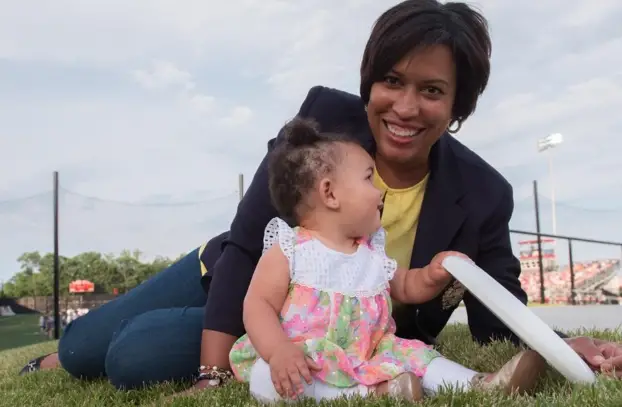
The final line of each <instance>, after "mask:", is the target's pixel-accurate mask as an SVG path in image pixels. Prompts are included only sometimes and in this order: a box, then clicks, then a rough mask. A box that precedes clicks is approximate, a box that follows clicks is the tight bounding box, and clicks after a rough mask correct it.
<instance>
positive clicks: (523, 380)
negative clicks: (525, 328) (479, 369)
mask: <svg viewBox="0 0 622 407" xmlns="http://www.w3.org/2000/svg"><path fill="white" fill-rule="evenodd" d="M546 369H547V364H546V361H545V360H544V358H543V357H542V356H540V354H538V353H537V352H535V351H533V350H525V351H522V352H520V353H518V354H517V355H516V356H514V357H513V358H512V359H510V361H509V362H507V363H506V364H505V365H503V366H502V367H501V369H499V370H498V371H497V372H496V373H478V374H477V375H475V377H473V379H472V381H471V384H472V385H473V388H475V389H480V390H494V389H500V390H501V391H503V392H504V393H506V394H510V393H514V392H517V393H526V392H529V391H531V390H532V389H533V388H534V387H535V385H536V384H537V383H538V379H539V378H540V377H541V376H542V375H543V373H544V372H545V371H546Z"/></svg>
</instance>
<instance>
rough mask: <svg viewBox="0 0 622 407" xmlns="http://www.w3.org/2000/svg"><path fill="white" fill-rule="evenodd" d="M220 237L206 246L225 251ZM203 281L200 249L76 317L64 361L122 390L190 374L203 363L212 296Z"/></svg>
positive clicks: (75, 372) (64, 344) (65, 340)
mask: <svg viewBox="0 0 622 407" xmlns="http://www.w3.org/2000/svg"><path fill="white" fill-rule="evenodd" d="M221 236H222V235H221ZM221 236H219V238H220V237H221ZM219 238H214V239H212V241H210V243H208V245H207V247H206V249H205V250H214V251H217V250H220V242H219V241H217V240H218V239H219ZM217 256H218V254H216V255H215V256H212V257H215V258H217ZM206 266H207V267H209V265H206ZM200 280H201V266H200V262H199V257H198V249H196V250H194V251H192V252H190V253H189V254H188V255H186V256H185V257H184V258H182V259H181V260H179V261H178V262H177V263H175V264H173V265H171V266H170V267H168V268H167V269H165V270H164V271H162V272H161V273H159V274H157V275H155V276H154V277H152V278H150V279H149V280H147V281H145V282H144V283H142V284H141V285H139V286H138V287H136V288H134V289H132V290H130V291H129V292H127V293H126V294H124V295H122V296H120V297H118V298H115V299H114V300H113V301H110V302H108V303H106V304H104V305H102V306H100V307H98V308H96V309H93V310H92V311H90V312H89V313H88V314H86V315H84V316H82V317H80V318H78V319H76V320H75V321H73V322H71V323H70V324H69V325H68V326H67V328H66V329H65V332H64V334H63V336H62V337H61V339H60V342H59V345H58V357H59V360H60V363H61V366H62V367H63V368H64V369H65V370H66V371H67V372H69V374H71V375H72V376H74V377H76V378H81V379H94V378H99V377H105V376H106V377H108V379H109V380H110V382H111V383H112V384H113V385H114V386H115V387H117V388H119V389H132V388H137V387H141V386H143V385H146V384H154V383H160V382H163V381H171V380H175V381H177V380H189V379H191V378H192V376H193V374H194V373H195V372H196V371H197V369H198V367H199V363H200V353H201V332H202V330H203V306H204V305H205V302H206V300H207V295H206V294H205V292H204V291H203V288H202V287H201V282H200Z"/></svg>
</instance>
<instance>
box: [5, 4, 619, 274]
mask: <svg viewBox="0 0 622 407" xmlns="http://www.w3.org/2000/svg"><path fill="white" fill-rule="evenodd" d="M472 3H473V4H475V5H477V6H478V7H479V8H480V9H481V10H482V11H483V13H484V14H485V15H486V16H487V18H488V19H489V22H490V28H491V33H492V37H493V60H492V65H493V71H492V76H491V80H490V85H489V87H488V89H487V91H486V93H485V94H484V96H483V97H482V98H481V100H480V102H479V105H478V108H477V111H476V113H475V115H474V116H473V117H472V118H470V119H469V120H468V121H467V122H466V123H465V125H464V126H463V130H462V131H461V132H460V133H459V135H458V137H459V138H460V139H461V140H462V141H463V142H464V143H466V144H467V145H468V146H469V147H471V148H472V149H474V150H475V151H476V152H478V153H479V154H481V155H482V156H483V157H484V158H485V159H487V160H488V161H489V162H490V163H492V164H493V165H494V166H496V167H497V168H498V169H499V170H500V171H501V172H502V173H503V174H504V175H505V176H506V177H507V178H508V180H509V181H510V182H511V183H512V185H513V186H514V191H515V200H516V211H515V214H514V217H513V219H512V226H513V227H515V228H519V229H528V230H533V229H534V217H533V197H532V180H534V179H536V180H538V181H539V187H540V193H541V194H542V197H541V209H542V227H543V229H544V230H550V225H551V223H552V222H551V209H550V201H547V198H546V197H547V196H549V197H550V195H551V192H550V191H551V185H550V176H549V173H548V162H547V156H546V155H544V154H538V153H537V150H536V141H537V139H538V138H540V137H543V136H545V135H547V134H549V133H552V132H560V133H562V134H564V137H565V142H564V143H563V144H562V145H561V146H559V147H558V148H556V149H555V150H554V152H553V164H554V174H553V178H554V180H555V192H556V197H557V202H558V207H557V209H558V210H557V218H558V222H557V223H558V230H559V232H561V233H564V234H570V235H573V234H576V235H579V234H580V235H589V236H592V237H601V238H610V239H617V240H622V235H621V234H620V231H619V229H616V228H612V227H611V225H615V224H622V207H621V205H622V204H620V203H619V202H620V198H621V197H622V195H621V193H620V192H619V191H620V188H619V181H617V180H618V179H620V176H621V175H622V166H621V165H620V163H619V153H618V152H619V151H620V149H621V148H622V141H620V138H619V137H618V136H617V135H618V134H619V133H620V132H621V131H622V124H621V123H622V122H621V121H620V119H619V112H618V110H619V106H620V105H621V104H622V99H621V97H622V96H621V95H622V76H621V75H622V72H621V71H620V57H619V54H620V52H619V50H620V49H622V26H620V24H618V21H619V20H620V18H622V5H620V4H619V2H617V1H615V0H603V1H599V2H589V3H586V2H585V1H582V0H549V1H546V2H544V1H542V2H516V1H511V0H494V1H493V0H480V1H476V2H472ZM394 4H395V2H394V1H389V0H382V1H369V0H348V1H344V2H332V1H329V0H318V1H314V2H305V1H284V0H261V1H260V0H232V1H229V2H205V1H199V0H185V1H183V2H177V1H172V0H159V1H155V2H154V1H147V0H144V1H143V0H141V1H134V2H127V1H121V0H107V1H103V0H94V1H91V2H89V4H88V6H86V5H85V4H84V3H83V2H80V1H77V0H58V1H56V2H54V4H53V5H46V4H41V5H39V6H38V7H36V8H32V7H29V6H28V4H26V3H24V2H11V3H10V4H7V5H6V6H5V7H3V11H2V13H0V89H2V92H0V111H1V112H2V120H1V121H0V152H1V153H2V157H3V159H2V160H0V174H2V175H0V230H1V231H2V234H1V235H0V244H1V245H2V247H3V251H2V255H1V256H0V279H2V278H7V277H8V276H10V275H11V274H12V273H13V272H14V271H15V267H16V266H15V258H16V257H17V256H18V255H19V254H20V253H21V252H23V251H26V250H35V249H41V250H50V249H51V242H52V240H51V206H50V205H51V203H50V202H51V195H49V191H50V188H51V174H52V171H54V170H58V171H60V179H61V185H62V186H63V188H64V190H63V191H64V192H63V197H64V198H63V201H62V202H61V214H62V222H63V223H62V227H61V239H62V240H61V241H62V245H61V250H62V251H63V253H64V254H68V255H71V254H75V253H77V252H79V251H81V250H88V249H92V250H101V251H119V250H121V249H123V248H126V247H130V248H134V247H136V248H140V249H142V250H144V251H145V252H147V253H150V254H157V253H158V254H165V255H177V254H178V253H180V252H182V251H186V250H191V249H192V248H193V247H195V246H196V245H198V244H200V243H202V242H203V241H204V240H206V239H208V238H209V237H210V236H212V235H214V234H215V233H218V232H220V231H221V230H223V229H225V228H226V227H227V225H228V223H229V222H230V220H231V218H232V217H233V214H234V213H235V208H236V205H237V180H238V174H239V173H242V174H244V175H245V179H246V180H247V183H248V182H250V180H251V179H252V175H253V173H254V170H255V168H256V166H257V164H258V163H259V162H260V160H261V159H262V157H263V155H264V153H265V151H266V143H267V141H268V140H269V139H270V138H272V137H274V136H275V135H276V133H277V132H278V130H279V128H280V127H281V126H282V125H283V123H284V122H285V121H286V120H287V119H289V118H291V117H292V116H293V115H294V114H295V113H296V111H297V110H298V108H299V106H300V103H301V101H302V99H303V98H304V96H305V95H306V93H307V91H308V89H309V88H310V87H311V86H314V85H318V84H322V85H325V86H331V87H336V88H340V89H343V90H346V91H350V92H352V93H357V92H358V82H359V79H358V78H359V75H358V72H359V66H360V58H361V55H362V52H363V48H364V46H365V43H366V41H367V38H368V35H369V32H370V30H371V27H372V24H373V23H374V21H375V20H376V19H377V18H378V16H379V15H380V13H381V12H383V11H384V10H386V9H387V8H389V7H390V6H392V5H394ZM247 186H248V185H247ZM46 194H47V195H46ZM30 195H36V196H35V197H34V198H31V199H27V200H17V201H10V202H8V201H7V200H12V199H15V198H19V197H23V196H30ZM93 198H98V199H93ZM124 202H125V203H124ZM181 203H190V204H188V205H181ZM141 204H142V205H143V206H140V205H141ZM577 250H583V253H578V254H577V256H583V255H584V256H588V257H589V256H595V255H605V254H606V255H608V254H607V253H609V252H607V250H608V249H607V250H605V249H598V248H595V247H594V246H585V248H584V249H581V248H579V249H577ZM616 250H618V249H616ZM603 253H605V254H603ZM615 255H616V256H619V250H618V252H617V253H616V254H615Z"/></svg>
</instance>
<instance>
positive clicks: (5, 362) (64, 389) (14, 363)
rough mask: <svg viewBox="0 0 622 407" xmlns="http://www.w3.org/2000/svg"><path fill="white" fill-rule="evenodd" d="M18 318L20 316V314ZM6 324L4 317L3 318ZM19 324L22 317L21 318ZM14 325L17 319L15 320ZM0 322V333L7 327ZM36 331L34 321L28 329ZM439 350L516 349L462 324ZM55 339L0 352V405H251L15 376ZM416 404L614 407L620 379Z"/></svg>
mask: <svg viewBox="0 0 622 407" xmlns="http://www.w3.org/2000/svg"><path fill="white" fill-rule="evenodd" d="M14 318H15V317H14ZM20 318H21V317H20ZM5 323H6V322H5ZM24 323H25V322H24ZM18 325H19V324H18ZM5 328H6V325H0V337H4V336H5V334H6V333H7V331H5V330H4V329H5ZM33 330H36V323H35V325H34V326H33V329H31V330H26V331H28V332H32V331H33ZM588 334H590V335H594V336H598V337H601V338H607V339H611V340H615V341H622V332H588ZM440 339H441V345H440V346H441V350H442V352H443V353H444V354H445V355H447V356H448V357H449V358H451V359H453V360H455V361H458V362H460V363H463V364H465V365H466V366H469V367H471V368H473V369H477V370H480V371H491V370H494V369H496V368H498V367H499V366H501V365H502V364H503V363H504V362H505V361H506V360H508V359H509V358H510V357H511V356H512V355H513V354H514V353H515V352H516V349H515V348H514V347H513V346H511V345H509V344H507V343H495V344H493V345H491V346H487V347H483V348H480V347H478V346H477V345H476V344H474V343H473V342H472V341H471V339H470V336H469V333H468V329H467V328H466V327H465V326H463V325H450V326H448V327H447V328H446V329H445V331H444V332H443V333H442V334H441V338H440ZM55 346H56V343H55V342H45V343H40V344H35V345H29V346H23V347H20V348H16V349H12V350H7V351H2V352H0V395H1V396H0V406H11V407H14V406H53V405H59V406H64V407H65V406H66V407H70V406H136V405H171V406H214V407H226V406H231V407H235V406H253V405H257V404H256V403H255V402H253V401H252V399H250V398H249V395H248V391H247V388H246V387H245V386H244V385H241V384H232V385H229V386H226V387H225V388H223V389H220V390H217V391H205V392H202V393H200V394H195V395H190V396H184V397H177V398H175V399H173V400H172V402H170V401H168V398H167V397H169V396H170V395H172V394H173V393H174V392H175V390H179V389H183V388H184V387H185V386H184V384H176V385H173V384H170V385H160V386H155V387H152V388H148V389H144V390H139V391H129V392H120V391H116V390H115V389H114V388H113V387H112V386H110V385H109V384H108V383H107V382H106V381H103V380H102V381H95V382H81V381H78V380H75V379H73V378H71V377H70V376H69V375H67V374H66V373H65V372H63V371H61V370H58V371H46V372H38V373H36V374H31V375H28V376H25V377H19V376H17V375H16V373H17V371H18V370H19V369H20V368H21V367H22V366H23V365H24V364H25V363H26V362H27V361H28V360H29V359H30V358H32V357H34V356H38V355H41V354H43V353H48V352H51V351H53V350H54V349H55ZM298 405H300V406H312V405H316V404H315V403H314V402H311V401H305V402H301V403H299V404H298ZM406 405H409V404H407V403H402V402H398V401H394V400H390V399H376V400H362V399H351V400H340V401H336V402H332V403H322V404H321V406H324V407H346V406H347V407H357V406H367V407H380V406H384V407H400V406H406ZM418 405H419V406H452V407H458V406H471V407H485V406H508V407H514V406H516V407H518V406H521V407H523V406H543V407H544V406H547V407H548V406H559V407H592V406H593V407H596V406H598V407H607V406H610V407H620V406H622V381H614V380H610V379H605V378H601V379H600V380H599V382H598V383H597V384H596V385H595V386H593V387H592V386H573V385H571V384H569V383H568V382H567V381H565V380H564V379H563V378H562V377H560V376H559V375H558V374H556V373H555V372H553V371H551V372H550V373H549V374H548V376H547V377H545V378H544V379H543V381H542V383H540V385H539V388H538V389H537V392H536V394H535V396H533V397H529V396H522V397H519V396H514V397H506V396H503V395H501V394H496V393H487V394H485V393H477V392H465V393H454V392H451V391H446V392H443V393H442V394H441V395H439V396H437V397H435V398H429V399H426V400H425V401H424V402H422V403H420V404H418Z"/></svg>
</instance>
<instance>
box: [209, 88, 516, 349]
mask: <svg viewBox="0 0 622 407" xmlns="http://www.w3.org/2000/svg"><path fill="white" fill-rule="evenodd" d="M298 115H299V116H302V117H308V118H313V119H315V120H316V121H317V122H318V123H319V125H320V127H321V129H322V130H323V131H331V132H333V131H336V132H339V131H343V132H348V133H349V134H350V135H352V136H354V137H356V138H358V140H359V141H360V142H361V144H362V145H363V146H364V147H365V148H366V149H367V150H368V151H369V152H370V153H371V154H372V155H373V154H374V149H375V143H374V139H373V137H372V134H371V131H370V129H369V124H368V121H367V114H366V112H365V109H364V105H363V102H362V100H361V98H360V97H358V96H355V95H352V94H349V93H346V92H342V91H339V90H335V89H329V88H325V87H320V86H317V87H313V88H312V89H311V90H310V91H309V93H308V95H307V97H306V99H305V100H304V102H303V103H302V106H301V107H300V110H299V113H298ZM281 138H282V136H281V133H279V135H278V136H277V137H276V139H272V140H270V141H269V142H268V150H271V149H272V148H273V147H274V145H275V143H278V142H279V141H280V139H281ZM513 208H514V202H513V197H512V187H511V186H510V184H509V183H508V182H507V181H506V180H505V179H504V178H503V176H502V175H501V174H499V173H498V172H497V171H496V170H495V169H494V168H492V167H491V166H490V165H489V164H488V163H486V162H485V161H484V160H483V159H482V158H480V157H479V156H478V155H477V154H475V153H474V152H473V151H471V150H469V149H468V148H467V147H465V146H464V145H463V144H461V143H460V142H459V141H457V140H456V139H455V138H454V137H452V136H451V135H450V134H444V135H443V136H442V137H441V138H440V139H439V140H438V142H437V143H436V144H435V145H434V146H433V147H432V150H431V153H430V178H429V180H428V185H427V189H426V192H425V197H424V200H423V205H422V208H421V214H420V217H419V226H418V229H417V237H416V239H415V240H416V241H415V242H414V247H413V253H412V258H411V262H410V265H411V267H413V268H414V267H423V266H425V265H427V264H428V263H429V262H430V261H431V260H432V257H433V256H434V255H436V254H437V253H439V252H441V251H445V250H455V251H459V252H462V253H465V254H466V255H468V256H469V257H470V258H471V259H473V260H474V261H475V263H476V264H477V265H479V266H480V267H481V268H482V269H483V270H485V271H486V272H487V273H489V274H490V275H491V276H492V277H493V278H494V279H495V280H497V281H498V282H499V283H500V284H501V285H503V286H504V287H505V288H507V289H508V290H509V291H510V292H511V293H513V294H514V295H515V296H516V297H517V298H519V299H520V300H521V302H523V303H526V302H527V295H526V293H525V292H524V291H523V289H522V288H521V285H520V282H519V279H518V276H519V274H520V263H519V261H518V259H517V258H516V257H515V256H514V255H513V253H512V248H511V243H510V232H509V225H508V224H509V221H510V217H511V215H512V211H513ZM275 216H278V214H277V211H276V210H275V208H274V207H273V205H272V204H271V201H270V194H269V191H268V174H267V160H266V158H264V160H263V161H262V162H261V164H260V166H259V168H258V169H257V172H256V173H255V176H254V178H253V180H252V182H251V184H250V186H249V188H248V190H247V191H246V194H245V195H244V198H243V200H242V201H241V203H240V204H239V206H238V209H237V213H236V215H235V218H234V219H233V222H232V224H231V228H230V231H229V232H227V233H224V234H223V235H221V236H219V237H218V238H216V239H215V240H216V241H214V242H212V244H210V245H208V250H205V251H204V253H203V258H202V260H203V262H204V264H206V267H207V270H208V273H207V274H206V275H205V276H204V277H203V280H202V284H203V286H204V288H205V289H206V291H208V300H207V303H206V305H205V321H204V329H209V330H214V331H219V332H224V333H228V334H231V335H234V336H241V335H243V334H244V326H243V323H242V304H243V299H244V296H245V294H246V291H247V288H248V285H249V283H250V279H251V277H252V275H253V271H254V268H255V265H256V264H257V262H258V260H259V257H260V255H261V252H262V244H263V233H264V229H265V226H266V225H267V223H268V221H270V219H272V218H273V217H275ZM209 247H212V249H209ZM214 251H217V253H215V252H214ZM461 300H464V304H465V306H466V310H467V314H468V323H469V327H470V331H471V333H472V335H473V338H474V339H475V340H477V341H478V342H480V343H487V342H489V341H490V340H491V339H508V340H511V341H512V342H514V343H518V342H519V340H518V338H517V337H516V336H515V335H514V334H513V333H512V332H511V331H510V330H509V329H508V328H507V327H506V326H505V325H504V324H503V323H502V322H501V321H499V319H498V318H497V317H495V315H493V314H492V313H491V312H490V311H488V309H487V308H485V307H484V306H483V305H482V304H481V303H480V302H479V301H478V300H477V299H476V298H474V297H473V296H472V295H470V294H469V293H468V292H465V290H464V287H463V286H461V285H460V284H459V283H457V282H455V281H454V283H452V284H450V285H449V286H448V287H447V289H446V290H445V291H444V292H443V293H441V294H440V295H439V296H438V297H437V298H435V299H433V300H431V301H429V302H427V303H424V304H419V305H406V306H404V307H400V308H399V309H397V310H396V312H395V313H394V317H395V320H396V323H397V327H398V329H397V334H398V336H400V337H403V338H409V339H412V338H417V339H420V340H422V341H424V342H426V343H434V341H435V338H436V336H437V335H438V334H439V333H440V331H441V330H442V329H443V328H444V327H445V325H446V324H447V321H448V320H449V317H450V316H451V314H452V312H453V311H454V310H455V309H456V307H457V306H458V304H459V302H460V301H461Z"/></svg>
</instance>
